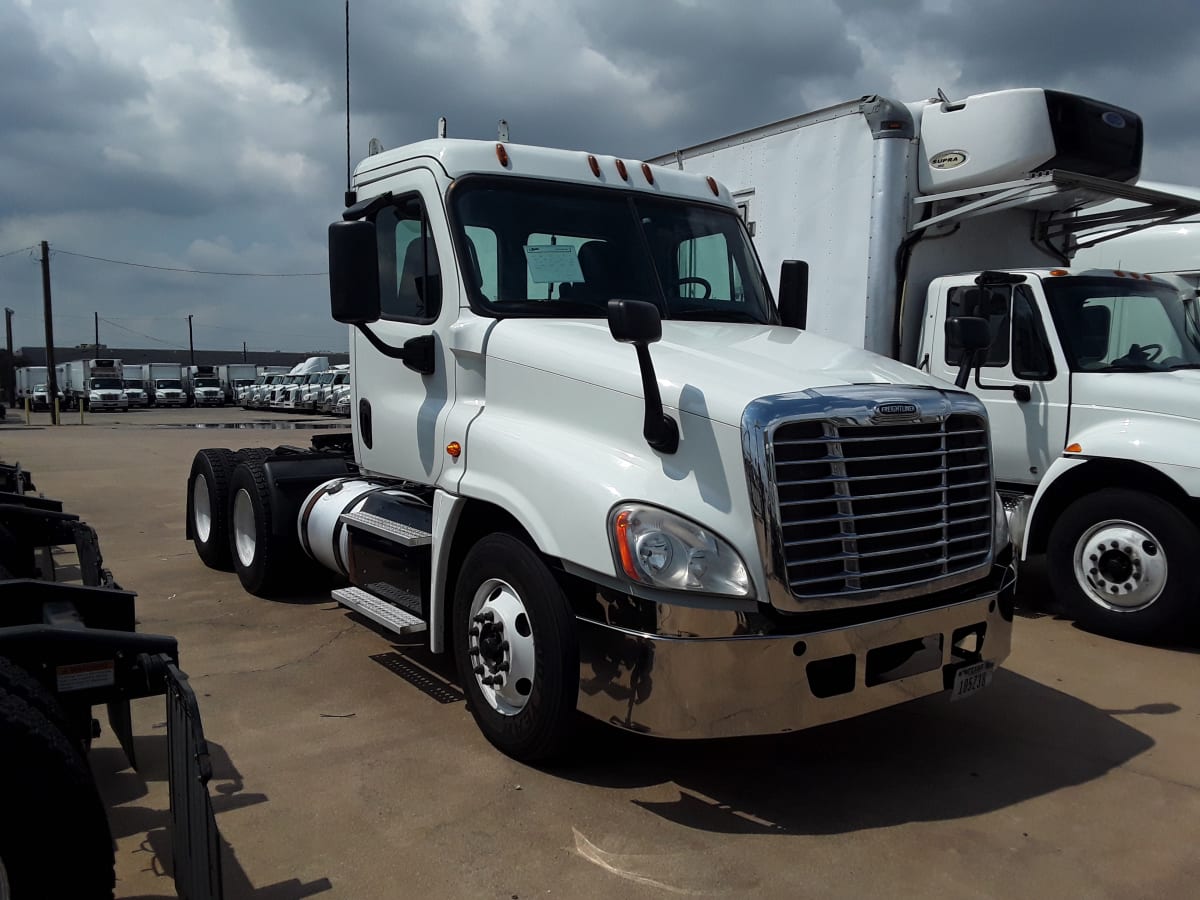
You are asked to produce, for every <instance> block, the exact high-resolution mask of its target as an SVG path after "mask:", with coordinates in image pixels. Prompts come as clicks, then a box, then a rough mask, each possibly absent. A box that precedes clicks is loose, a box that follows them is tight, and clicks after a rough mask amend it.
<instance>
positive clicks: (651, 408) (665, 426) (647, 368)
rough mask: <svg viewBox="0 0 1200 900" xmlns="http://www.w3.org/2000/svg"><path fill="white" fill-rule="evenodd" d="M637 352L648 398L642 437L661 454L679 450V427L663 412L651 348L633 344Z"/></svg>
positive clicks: (645, 345) (636, 342) (643, 389)
mask: <svg viewBox="0 0 1200 900" xmlns="http://www.w3.org/2000/svg"><path fill="white" fill-rule="evenodd" d="M633 346H634V349H635V350H637V358H638V368H639V369H641V372H642V393H643V394H645V396H646V418H645V421H644V423H643V425H642V436H643V437H644V438H645V439H646V443H647V444H649V445H650V446H651V447H653V448H654V449H655V450H658V451H659V452H660V453H674V452H675V451H676V450H678V449H679V425H678V424H676V422H675V420H674V419H672V418H671V417H670V416H668V415H667V414H666V413H665V412H663V405H662V395H661V394H660V393H659V392H658V376H657V375H655V374H654V363H653V362H652V361H651V359H650V346H649V345H648V344H647V343H646V342H645V341H635V342H633Z"/></svg>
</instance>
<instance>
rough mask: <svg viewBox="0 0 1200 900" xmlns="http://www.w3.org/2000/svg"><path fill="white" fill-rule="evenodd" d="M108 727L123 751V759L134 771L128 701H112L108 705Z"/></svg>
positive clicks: (130, 717) (135, 763)
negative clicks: (127, 761)
mask: <svg viewBox="0 0 1200 900" xmlns="http://www.w3.org/2000/svg"><path fill="white" fill-rule="evenodd" d="M108 727H109V728H111V729H112V733H113V734H115V735H116V736H117V740H118V741H119V742H120V744H121V749H122V750H124V751H125V758H126V759H127V760H129V765H130V766H131V767H132V768H133V769H134V770H135V771H136V770H137V767H138V764H137V756H136V755H135V752H134V748H133V716H132V715H130V712H129V701H128V700H112V701H110V702H109V703H108Z"/></svg>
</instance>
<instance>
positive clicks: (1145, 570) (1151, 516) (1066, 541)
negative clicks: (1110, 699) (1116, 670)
mask: <svg viewBox="0 0 1200 900" xmlns="http://www.w3.org/2000/svg"><path fill="white" fill-rule="evenodd" d="M1198 546H1200V530H1197V528H1196V526H1195V525H1194V524H1193V523H1192V522H1191V521H1190V520H1189V519H1188V518H1187V517H1186V516H1185V515H1184V514H1183V513H1182V512H1180V511H1179V509H1177V508H1176V507H1175V506H1174V505H1173V504H1171V503H1169V502H1168V501H1166V500H1164V499H1162V498H1161V497H1157V496H1155V495H1153V494H1147V493H1144V492H1142V491H1132V490H1126V489H1123V488H1109V489H1106V490H1102V491H1097V492H1096V493H1094V494H1089V495H1087V496H1086V497H1081V498H1080V499H1078V500H1076V501H1075V502H1074V503H1072V504H1071V505H1070V506H1069V507H1067V509H1066V511H1065V512H1063V514H1062V515H1061V516H1060V517H1059V519H1058V521H1057V522H1056V523H1055V524H1054V527H1053V529H1052V530H1051V532H1050V541H1049V545H1048V547H1047V557H1048V560H1047V561H1048V563H1049V566H1048V568H1049V574H1050V582H1051V585H1052V586H1053V588H1054V592H1055V594H1057V595H1058V596H1059V597H1060V598H1061V599H1062V600H1063V601H1064V602H1065V603H1066V604H1067V607H1068V609H1069V611H1070V612H1071V613H1072V614H1073V615H1074V616H1075V618H1076V620H1077V621H1078V622H1079V623H1080V624H1082V625H1084V626H1086V627H1088V628H1091V629H1093V630H1095V631H1098V632H1102V633H1104V634H1110V635H1112V636H1114V637H1118V638H1123V639H1127V640H1149V639H1152V638H1157V637H1161V636H1163V635H1164V634H1165V633H1166V632H1167V631H1168V630H1169V629H1171V628H1178V627H1179V626H1181V625H1184V624H1186V623H1187V622H1188V621H1189V620H1192V619H1194V618H1195V617H1196V614H1197V610H1198V609H1200V568H1197V567H1196V565H1195V563H1194V561H1193V560H1192V559H1191V554H1192V553H1194V552H1195V551H1196V547H1198Z"/></svg>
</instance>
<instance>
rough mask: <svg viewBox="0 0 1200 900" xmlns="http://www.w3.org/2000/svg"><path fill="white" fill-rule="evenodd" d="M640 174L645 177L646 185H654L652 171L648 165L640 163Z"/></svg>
mask: <svg viewBox="0 0 1200 900" xmlns="http://www.w3.org/2000/svg"><path fill="white" fill-rule="evenodd" d="M642 174H643V175H645V176H646V184H654V170H653V169H651V168H650V163H642Z"/></svg>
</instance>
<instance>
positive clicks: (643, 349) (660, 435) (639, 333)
mask: <svg viewBox="0 0 1200 900" xmlns="http://www.w3.org/2000/svg"><path fill="white" fill-rule="evenodd" d="M608 330H609V332H610V333H611V334H612V336H613V338H614V339H616V340H618V341H620V342H621V343H622V344H633V347H634V349H635V350H636V351H637V358H638V368H639V369H640V370H641V373H642V393H643V394H644V395H645V397H646V417H645V420H644V421H643V423H642V436H643V437H644V438H645V439H646V443H647V444H649V445H650V446H651V447H653V448H654V449H655V450H658V451H659V452H661V453H674V452H675V451H676V450H678V449H679V426H678V425H677V424H676V422H675V420H674V419H672V418H671V417H670V416H668V415H667V414H666V413H665V412H663V406H662V395H661V394H659V392H658V376H657V375H655V374H654V363H653V361H652V360H651V359H650V345H651V344H652V343H654V342H655V341H657V340H659V339H661V338H662V319H661V318H660V316H659V314H658V307H657V306H655V305H654V304H653V303H646V302H644V301H641V300H609V301H608Z"/></svg>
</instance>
